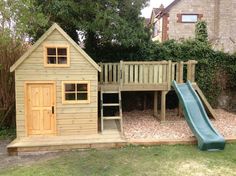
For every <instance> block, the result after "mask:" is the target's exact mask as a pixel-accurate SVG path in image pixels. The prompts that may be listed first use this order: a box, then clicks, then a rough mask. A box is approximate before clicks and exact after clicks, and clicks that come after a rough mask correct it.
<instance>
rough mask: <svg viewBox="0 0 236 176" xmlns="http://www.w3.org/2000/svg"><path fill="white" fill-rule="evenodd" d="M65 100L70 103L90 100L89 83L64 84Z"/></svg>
mask: <svg viewBox="0 0 236 176" xmlns="http://www.w3.org/2000/svg"><path fill="white" fill-rule="evenodd" d="M64 91H65V92H64V95H65V97H64V100H65V101H67V102H69V101H78V102H79V101H86V100H88V99H89V98H88V96H89V95H88V94H89V92H88V84H87V83H65V84H64Z"/></svg>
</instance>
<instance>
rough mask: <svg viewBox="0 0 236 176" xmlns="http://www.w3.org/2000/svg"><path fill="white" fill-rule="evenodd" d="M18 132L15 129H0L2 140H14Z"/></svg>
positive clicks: (0, 138)
mask: <svg viewBox="0 0 236 176" xmlns="http://www.w3.org/2000/svg"><path fill="white" fill-rule="evenodd" d="M15 137H16V130H15V129H14V128H0V140H6V139H11V140H12V139H14V138H15Z"/></svg>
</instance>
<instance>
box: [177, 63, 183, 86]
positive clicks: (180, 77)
mask: <svg viewBox="0 0 236 176" xmlns="http://www.w3.org/2000/svg"><path fill="white" fill-rule="evenodd" d="M183 73H184V64H183V61H181V62H180V63H179V79H178V83H183V82H184V80H183Z"/></svg>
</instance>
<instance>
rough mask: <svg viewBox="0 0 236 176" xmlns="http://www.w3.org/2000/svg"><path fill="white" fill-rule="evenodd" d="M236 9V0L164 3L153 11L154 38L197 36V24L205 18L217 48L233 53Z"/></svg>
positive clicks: (189, 0) (177, 38) (150, 24)
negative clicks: (166, 4) (165, 5)
mask: <svg viewBox="0 0 236 176" xmlns="http://www.w3.org/2000/svg"><path fill="white" fill-rule="evenodd" d="M235 8H236V1H235V0H224V1H223V0H197V1H194V0H174V1H173V2H172V3H171V4H170V5H169V6H167V7H166V8H164V6H163V5H161V6H160V7H159V8H154V9H153V10H152V13H151V17H150V21H149V27H150V28H151V31H152V40H153V41H160V42H163V41H166V40H168V39H175V40H181V39H186V38H193V37H194V35H195V23H196V22H197V21H198V20H205V21H206V22H207V25H208V26H207V27H208V36H209V40H210V42H211V43H212V44H213V46H214V48H216V49H218V50H223V51H225V52H230V53H233V52H235V51H236V32H235V29H236V11H235V10H234V9H235Z"/></svg>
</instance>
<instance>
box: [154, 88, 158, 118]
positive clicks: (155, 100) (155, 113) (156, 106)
mask: <svg viewBox="0 0 236 176" xmlns="http://www.w3.org/2000/svg"><path fill="white" fill-rule="evenodd" d="M157 101H158V92H157V91H155V92H154V103H153V111H154V117H157V108H158V103H157Z"/></svg>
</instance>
